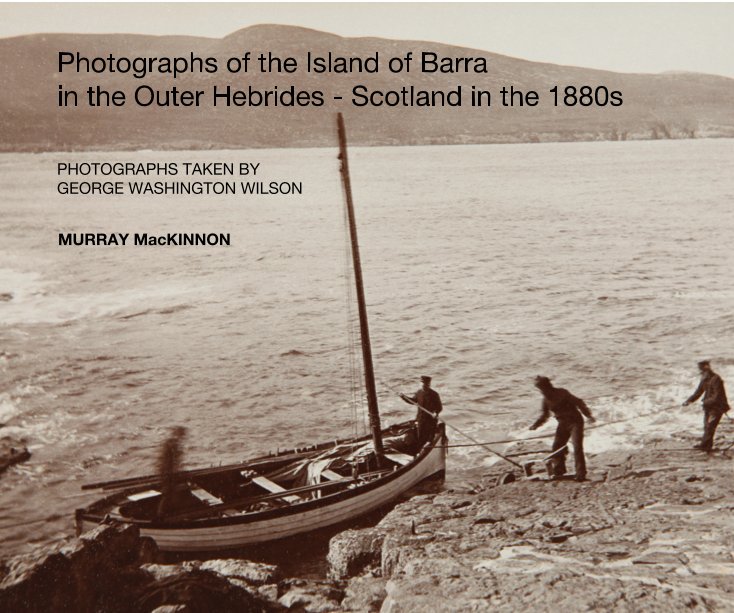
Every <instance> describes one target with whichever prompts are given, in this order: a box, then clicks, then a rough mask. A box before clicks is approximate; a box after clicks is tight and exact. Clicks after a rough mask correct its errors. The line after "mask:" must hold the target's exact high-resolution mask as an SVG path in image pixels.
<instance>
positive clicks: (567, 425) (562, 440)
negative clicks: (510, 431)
mask: <svg viewBox="0 0 734 613" xmlns="http://www.w3.org/2000/svg"><path fill="white" fill-rule="evenodd" d="M535 387H537V388H538V389H539V390H540V393H541V394H543V405H542V407H541V413H540V417H539V418H538V419H537V420H536V421H535V423H534V424H533V425H532V426H530V429H531V430H535V429H537V428H539V427H540V426H542V425H543V424H544V423H545V422H546V421H548V418H549V417H550V415H551V413H552V414H553V416H554V417H555V418H556V420H557V421H558V426H557V428H556V437H555V439H554V440H553V452H554V453H555V452H556V451H559V450H560V449H563V448H564V447H565V446H566V445H567V444H568V441H569V439H570V441H571V442H572V443H573V458H574V463H575V465H576V481H584V480H585V479H586V459H585V458H584V417H586V419H588V420H589V422H591V423H593V422H594V421H595V419H594V417H593V416H592V415H591V411H589V407H587V406H586V403H585V402H584V401H583V400H581V398H577V397H576V396H574V395H573V394H572V393H571V392H569V391H568V390H566V389H563V388H561V387H553V384H552V383H551V381H550V379H549V378H548V377H540V376H539V377H535ZM567 453H568V452H567V450H564V451H560V452H559V453H558V454H557V455H555V456H554V457H553V458H552V459H551V460H550V462H551V467H552V469H553V476H554V477H556V478H559V477H562V476H563V475H565V474H566V454H567Z"/></svg>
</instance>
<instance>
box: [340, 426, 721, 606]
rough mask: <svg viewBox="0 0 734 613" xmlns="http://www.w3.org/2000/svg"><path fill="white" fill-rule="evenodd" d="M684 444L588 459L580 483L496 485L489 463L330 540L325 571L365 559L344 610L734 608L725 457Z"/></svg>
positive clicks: (651, 446)
mask: <svg viewBox="0 0 734 613" xmlns="http://www.w3.org/2000/svg"><path fill="white" fill-rule="evenodd" d="M721 428H722V429H723V432H722V433H723V434H725V435H726V434H730V433H731V432H732V431H734V428H732V426H731V425H730V424H729V423H726V424H722V426H721ZM692 442H693V441H692V439H691V441H690V442H688V441H686V444H680V443H678V444H672V443H670V442H665V443H663V442H658V443H655V444H653V443H651V444H649V445H647V446H646V447H645V449H643V450H639V451H631V450H630V451H625V452H618V453H606V454H602V455H598V456H596V457H592V458H590V460H591V464H592V466H593V467H594V472H593V473H592V475H593V478H592V480H591V481H589V482H586V483H581V484H579V483H576V482H574V481H555V482H553V481H545V480H528V479H524V478H522V476H521V475H518V476H517V477H518V478H517V479H516V480H515V481H514V482H511V483H508V484H506V485H498V481H499V479H498V477H499V476H501V475H502V474H503V472H505V469H504V468H501V467H500V466H497V467H496V468H495V469H494V470H492V471H490V472H489V473H488V474H486V475H485V476H484V479H483V482H482V484H481V487H479V488H475V489H473V490H472V489H468V488H467V489H456V490H453V491H452V490H447V491H445V492H441V493H438V494H435V495H427V496H420V497H417V498H414V499H411V500H409V501H407V502H405V503H403V504H400V505H398V506H397V507H396V508H395V509H394V510H393V511H392V512H391V513H389V514H388V515H387V516H386V517H385V518H384V519H383V521H382V522H381V523H380V524H378V526H376V527H375V528H369V529H367V530H365V531H364V534H363V536H362V537H360V535H359V532H360V531H350V534H348V535H338V536H337V537H335V538H334V539H333V540H332V544H331V545H332V552H331V554H330V556H329V561H330V562H331V563H332V573H333V574H334V575H335V576H343V573H344V570H345V569H346V568H349V564H350V563H352V564H353V566H352V567H353V568H359V567H361V566H362V564H358V563H355V562H353V560H362V561H366V560H369V562H368V563H367V564H366V565H365V566H364V570H363V572H362V575H361V576H359V577H356V578H352V579H351V580H350V581H349V582H348V584H347V587H346V590H345V598H344V600H343V601H342V607H343V608H344V610H372V611H377V610H381V611H382V612H383V613H398V612H402V611H411V612H414V611H436V610H451V611H484V610H487V611H489V610H491V611H507V612H511V611H512V612H514V611H518V610H537V611H546V610H563V609H566V610H574V611H576V610H605V611H669V610H681V609H685V608H697V609H700V610H712V611H725V610H732V605H731V603H732V602H734V582H732V579H731V577H732V576H734V554H733V552H734V516H733V515H732V510H734V481H733V480H732V479H731V468H732V456H731V455H729V454H728V453H727V452H722V451H719V452H717V453H713V454H705V453H700V452H696V451H693V450H691V449H690V443H692ZM378 543H379V559H378V556H377V554H376V549H377V544H378ZM350 545H353V546H354V550H353V551H350V549H349V547H350ZM380 599H381V600H380ZM378 600H380V601H379V602H378Z"/></svg>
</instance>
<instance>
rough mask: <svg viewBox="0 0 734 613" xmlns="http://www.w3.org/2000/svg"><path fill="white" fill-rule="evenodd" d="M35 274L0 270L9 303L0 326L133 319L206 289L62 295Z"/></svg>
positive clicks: (0, 311) (166, 287) (165, 287)
mask: <svg viewBox="0 0 734 613" xmlns="http://www.w3.org/2000/svg"><path fill="white" fill-rule="evenodd" d="M54 289H55V288H54V284H53V283H52V282H50V281H45V280H43V279H42V277H41V275H40V274H38V273H21V272H18V271H13V270H9V269H0V291H2V292H8V293H10V294H12V299H11V300H9V301H7V302H3V303H0V324H5V325H19V324H39V323H48V324H58V323H64V322H68V321H73V320H78V319H83V318H86V317H103V316H106V315H117V314H119V315H122V316H135V315H137V314H143V313H145V312H146V311H147V310H150V309H151V308H152V309H170V308H175V307H179V306H182V305H181V302H182V300H184V301H186V300H187V299H188V297H189V296H190V295H191V294H193V293H195V292H196V293H199V292H201V291H202V290H204V291H206V288H203V287H201V286H196V287H191V286H189V285H184V284H181V283H173V282H172V283H168V284H161V283H156V284H151V285H147V286H142V287H137V288H130V289H126V290H116V291H109V292H104V291H95V292H94V293H83V294H80V293H71V294H62V293H58V292H56V291H54Z"/></svg>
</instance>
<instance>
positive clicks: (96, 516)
mask: <svg viewBox="0 0 734 613" xmlns="http://www.w3.org/2000/svg"><path fill="white" fill-rule="evenodd" d="M407 423H409V422H402V423H401V424H395V425H393V426H391V428H395V427H398V426H402V425H405V424H407ZM386 430H387V429H386ZM366 438H369V437H366ZM445 438H446V433H445V427H444V425H443V422H441V421H439V422H438V428H437V432H436V435H435V437H434V439H433V442H432V444H431V445H426V446H424V447H423V449H421V451H420V452H419V453H418V455H416V456H415V458H414V459H413V461H412V462H410V463H409V464H406V465H404V466H399V467H396V469H395V470H393V471H391V472H389V473H387V474H386V475H384V476H380V477H377V478H376V479H374V480H373V481H369V482H367V483H363V484H360V485H358V487H355V488H351V489H344V490H341V491H337V492H334V493H333V494H327V495H326V496H323V497H321V498H312V499H310V500H304V501H303V502H298V503H295V504H289V505H287V506H284V507H279V508H275V509H267V510H264V511H255V512H251V513H245V514H242V515H234V516H224V517H209V518H201V519H194V520H184V521H170V522H160V521H156V520H140V519H134V518H127V517H113V520H114V521H116V522H120V523H125V524H134V525H137V526H139V527H140V528H151V529H156V530H186V529H194V528H214V527H226V526H233V525H240V524H248V523H254V522H258V521H267V520H271V519H277V518H281V517H287V516H289V515H297V514H299V513H305V512H307V511H311V510H313V509H315V508H326V507H328V506H330V505H332V504H337V503H339V502H342V501H344V500H349V499H350V498H355V497H357V496H360V495H362V494H365V493H367V492H370V491H372V490H374V489H377V488H379V487H382V486H384V485H386V484H388V483H390V482H391V481H393V480H395V479H398V478H399V477H400V476H402V475H404V474H406V473H408V472H409V471H411V470H413V469H415V468H417V467H418V466H419V465H420V464H421V463H422V462H424V461H425V460H426V459H427V458H428V456H429V454H430V453H431V452H432V451H433V450H434V449H436V448H437V446H438V445H439V444H440V443H441V442H442V440H443V439H445ZM346 440H358V439H346ZM127 495H128V494H127V492H116V493H114V494H112V495H110V496H107V497H105V498H102V499H100V500H97V501H96V502H94V503H92V504H91V505H89V506H87V507H85V508H83V509H78V510H77V521H79V520H81V521H93V522H101V521H103V520H104V518H105V516H106V515H107V514H108V513H109V512H110V510H109V509H106V510H103V511H90V510H89V509H90V507H92V506H103V507H106V506H107V505H108V504H114V503H115V502H116V501H118V500H120V499H121V498H122V497H123V496H125V497H126V496H127ZM284 495H287V491H286V492H284Z"/></svg>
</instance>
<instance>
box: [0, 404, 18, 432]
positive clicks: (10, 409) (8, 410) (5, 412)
mask: <svg viewBox="0 0 734 613" xmlns="http://www.w3.org/2000/svg"><path fill="white" fill-rule="evenodd" d="M18 415H20V409H19V408H18V407H17V406H16V404H15V403H14V402H13V400H12V398H11V397H10V396H9V395H8V394H0V424H5V423H7V422H9V421H10V420H11V419H13V418H14V417H17V416H18ZM4 433H5V432H4V431H3V432H0V434H4Z"/></svg>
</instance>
